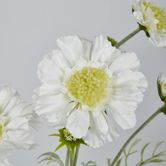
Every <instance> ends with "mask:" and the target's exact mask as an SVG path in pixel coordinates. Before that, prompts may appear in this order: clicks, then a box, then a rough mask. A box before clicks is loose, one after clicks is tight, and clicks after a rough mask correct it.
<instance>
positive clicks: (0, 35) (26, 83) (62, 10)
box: [0, 0, 166, 166]
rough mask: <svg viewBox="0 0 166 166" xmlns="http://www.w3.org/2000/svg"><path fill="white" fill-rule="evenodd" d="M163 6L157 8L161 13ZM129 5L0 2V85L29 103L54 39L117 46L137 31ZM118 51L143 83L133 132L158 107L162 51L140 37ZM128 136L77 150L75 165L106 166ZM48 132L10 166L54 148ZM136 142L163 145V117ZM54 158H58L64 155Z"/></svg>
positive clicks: (123, 0) (27, 165)
mask: <svg viewBox="0 0 166 166" xmlns="http://www.w3.org/2000/svg"><path fill="white" fill-rule="evenodd" d="M164 1H165V0H160V2H159V3H160V4H162V5H163V6H164V7H166V4H165V2H164ZM131 4H132V0H0V84H1V85H10V86H12V87H14V88H16V89H17V90H18V91H19V93H20V94H21V95H22V96H23V98H24V99H25V100H27V101H29V102H30V101H31V95H32V92H33V89H34V88H36V87H37V86H39V80H38V79H37V74H36V69H37V64H38V62H39V61H40V60H41V59H42V58H43V56H44V55H45V54H46V53H47V52H49V51H51V50H52V49H54V48H56V39H57V38H58V37H60V36H62V35H68V34H71V35H72V34H75V35H79V36H81V37H84V38H88V39H93V38H94V37H95V36H96V35H98V34H104V35H112V36H113V37H114V38H116V39H118V40H120V39H121V38H123V37H124V36H125V35H127V34H128V33H129V32H131V31H132V30H134V29H135V28H136V26H137V24H136V21H135V19H134V18H133V16H132V14H131ZM124 48H126V49H127V50H129V51H135V52H136V53H137V54H138V56H139V58H140V60H141V62H142V63H141V64H142V65H141V70H142V71H143V72H144V73H145V75H146V77H147V79H148V82H149V87H148V89H147V91H146V94H145V98H144V102H143V103H141V104H140V105H139V108H138V109H137V119H138V122H137V126H138V125H139V124H140V123H141V122H143V121H144V120H145V119H146V118H147V117H148V116H149V115H150V114H152V113H153V112H154V111H155V110H156V108H158V107H159V106H160V105H161V102H160V100H159V98H158V96H157V90H156V78H157V76H158V74H159V73H160V72H165V71H166V50H165V49H162V48H160V49H159V48H155V47H154V46H152V45H151V43H149V41H148V40H147V38H146V37H145V35H144V33H143V32H141V33H140V34H138V35H137V36H136V37H134V38H133V39H132V40H130V41H129V42H128V43H127V44H126V45H125V46H124ZM132 131H133V130H129V131H124V132H123V133H121V137H120V138H118V139H117V140H116V141H114V142H113V143H109V144H106V145H104V146H103V147H101V148H99V149H90V148H85V147H82V149H81V153H80V158H79V162H81V161H88V160H96V161H97V162H98V165H99V166H103V165H106V164H105V162H106V158H110V157H112V156H113V154H115V153H116V152H117V150H118V148H119V147H120V146H121V145H122V143H123V142H124V141H125V140H126V138H127V137H128V136H129V134H130V133H132ZM53 132H54V131H53V129H51V128H49V127H48V126H47V125H46V124H45V125H44V126H43V127H42V128H41V129H40V130H39V131H37V132H34V134H35V140H36V141H37V143H38V144H39V145H40V146H39V147H38V148H37V149H35V150H33V151H30V152H27V151H16V152H15V154H14V155H13V156H12V157H11V161H12V163H13V164H14V166H37V165H38V163H37V160H36V158H37V156H38V155H40V154H41V153H43V152H47V151H51V150H53V149H54V147H56V145H57V141H56V140H54V139H53V138H49V137H48V136H47V135H49V134H50V133H53ZM138 137H139V138H142V139H143V141H144V142H146V141H149V140H150V141H158V140H166V117H164V116H159V117H158V118H157V119H156V120H154V121H153V123H152V124H150V125H149V126H148V127H147V128H146V129H145V130H144V131H143V132H142V133H141V134H140V135H139V136H138ZM163 148H164V147H163ZM165 148H166V146H165ZM59 154H60V155H62V156H63V157H64V155H65V150H64V149H63V150H60V151H59ZM134 160H135V161H137V160H138V158H133V161H132V162H133V163H132V164H131V165H132V166H133V165H134V163H135V162H134ZM78 165H80V164H78Z"/></svg>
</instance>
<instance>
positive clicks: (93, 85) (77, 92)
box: [67, 67, 109, 108]
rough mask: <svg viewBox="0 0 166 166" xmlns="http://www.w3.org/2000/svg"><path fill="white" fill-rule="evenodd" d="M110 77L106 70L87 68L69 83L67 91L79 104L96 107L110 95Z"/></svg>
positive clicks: (75, 75) (73, 76)
mask: <svg viewBox="0 0 166 166" xmlns="http://www.w3.org/2000/svg"><path fill="white" fill-rule="evenodd" d="M108 86H109V76H108V74H107V73H106V71H105V70H104V69H101V68H93V67H85V68H83V69H82V70H80V71H76V72H75V73H74V74H73V75H72V76H71V77H70V79H69V80H68V82H67V89H68V90H69V92H70V93H71V95H72V96H74V98H76V99H77V100H78V102H79V103H81V104H85V105H87V106H88V107H90V108H94V107H96V106H97V105H98V104H100V103H101V102H103V101H104V99H105V98H106V97H107V95H108Z"/></svg>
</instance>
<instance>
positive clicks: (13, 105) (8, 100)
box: [0, 87, 34, 166]
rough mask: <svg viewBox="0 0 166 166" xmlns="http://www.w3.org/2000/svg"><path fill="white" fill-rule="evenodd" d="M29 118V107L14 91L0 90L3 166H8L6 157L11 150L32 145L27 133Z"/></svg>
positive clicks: (0, 152)
mask: <svg viewBox="0 0 166 166" xmlns="http://www.w3.org/2000/svg"><path fill="white" fill-rule="evenodd" d="M31 116H32V107H31V105H29V104H27V103H25V102H24V101H22V100H21V98H20V97H19V95H18V93H17V92H16V91H15V90H14V89H12V88H10V87H4V88H2V89H1V90H0V161H3V164H2V165H3V166H7V165H10V164H9V162H8V161H7V159H6V157H7V155H8V153H10V152H11V151H12V150H14V149H29V148H31V147H32V146H33V145H34V144H33V141H32V136H31V134H30V131H29V120H30V117H31Z"/></svg>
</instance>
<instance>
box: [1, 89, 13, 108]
mask: <svg viewBox="0 0 166 166" xmlns="http://www.w3.org/2000/svg"><path fill="white" fill-rule="evenodd" d="M14 95H16V91H15V90H14V89H12V88H10V87H4V88H2V89H1V90H0V111H4V109H5V107H6V106H7V105H8V103H9V102H10V100H11V98H12V97H13V96H14Z"/></svg>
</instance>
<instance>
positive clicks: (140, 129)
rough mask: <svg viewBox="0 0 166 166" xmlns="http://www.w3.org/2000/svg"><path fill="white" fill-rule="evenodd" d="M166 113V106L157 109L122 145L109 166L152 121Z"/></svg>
mask: <svg viewBox="0 0 166 166" xmlns="http://www.w3.org/2000/svg"><path fill="white" fill-rule="evenodd" d="M165 111H166V105H164V106H162V107H161V108H159V109H158V110H157V111H156V112H155V113H153V114H152V115H151V116H150V117H149V118H148V119H147V120H146V121H145V122H144V123H143V124H142V125H141V126H140V127H139V128H138V129H137V130H136V131H135V132H134V133H133V134H132V135H131V136H130V137H129V139H128V140H127V141H126V142H125V143H124V145H123V146H122V148H121V149H120V150H119V152H118V153H117V155H116V156H115V158H114V159H113V161H112V164H111V166H114V165H115V164H116V162H117V161H118V159H119V158H120V156H121V154H122V153H123V151H124V150H125V148H126V147H127V146H128V145H129V143H130V142H131V141H132V140H133V139H134V138H135V137H136V136H137V134H138V133H139V132H140V131H142V130H143V129H144V128H145V127H146V126H147V125H148V124H149V123H150V122H151V121H152V120H153V119H155V118H156V117H157V116H158V115H159V114H160V113H164V112H165Z"/></svg>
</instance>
